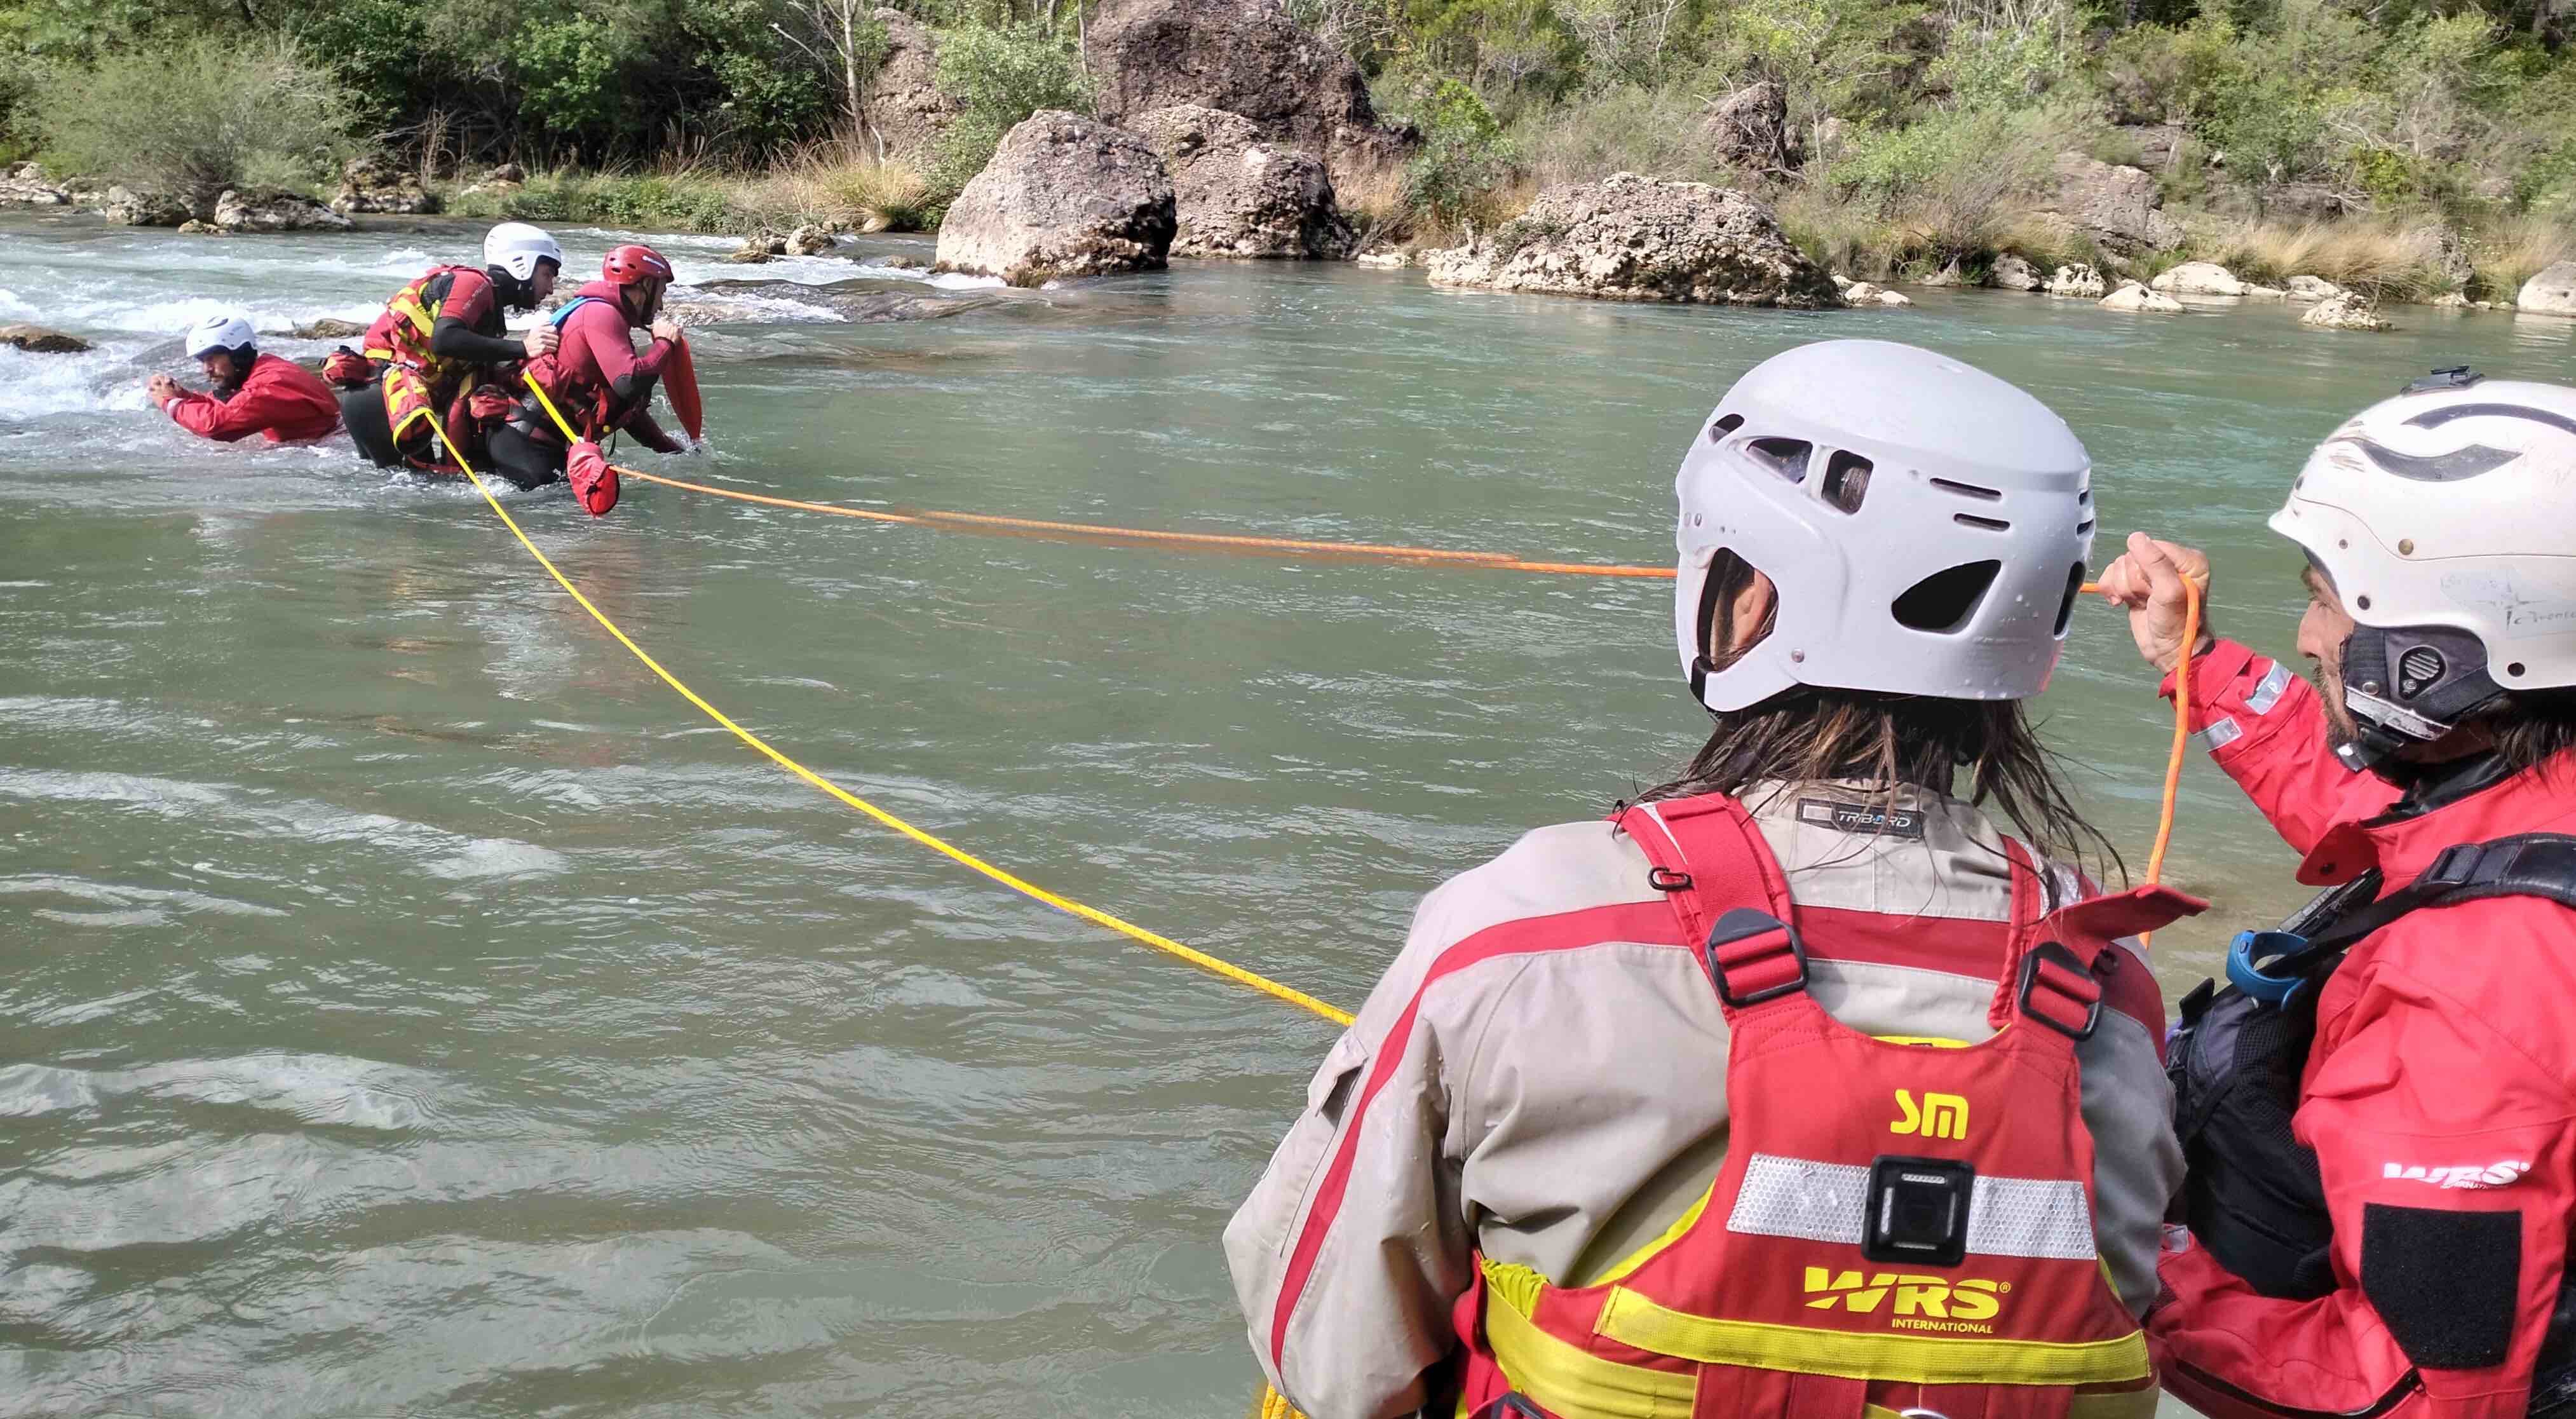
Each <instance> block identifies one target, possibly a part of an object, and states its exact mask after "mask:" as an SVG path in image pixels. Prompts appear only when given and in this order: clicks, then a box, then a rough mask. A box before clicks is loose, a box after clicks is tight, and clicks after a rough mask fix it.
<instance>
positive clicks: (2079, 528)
mask: <svg viewBox="0 0 2576 1419" xmlns="http://www.w3.org/2000/svg"><path fill="white" fill-rule="evenodd" d="M2092 530H2093V519H2091V518H2089V517H2088V518H2086V519H2084V520H2083V521H2082V522H2079V523H2077V524H2075V535H2076V536H2078V537H2081V536H2083V535H2084V534H2086V533H2088V532H2091V531H2092Z"/></svg>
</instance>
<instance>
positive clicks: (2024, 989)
mask: <svg viewBox="0 0 2576 1419" xmlns="http://www.w3.org/2000/svg"><path fill="white" fill-rule="evenodd" d="M2050 966H2055V967H2057V969H2056V970H2054V971H2052V970H2049V969H2048V967H2050ZM2067 976H2072V977H2073V978H2074V979H2073V980H2068V979H2066V977H2067ZM2077 982H2081V984H2078V983H2077ZM2043 995H2045V996H2046V997H2047V998H2048V999H2049V1000H2050V1001H2051V1002H2052V1003H2057V1002H2063V1003H2066V1004H2071V1005H2073V1006H2075V1008H2076V1011H2077V1018H2076V1019H2074V1020H2069V1019H2067V1018H2066V1017H2065V1016H2063V1015H2056V1014H2051V1013H2049V1011H2047V1010H2043V1009H2041V1008H2039V1000H2040V997H2041V996H2043ZM2016 1003H2017V1004H2019V1005H2020V1007H2021V1013H2023V1014H2024V1015H2027V1016H2029V1017H2030V1018H2032V1019H2034V1020H2037V1021H2038V1022H2039V1023H2041V1024H2043V1025H2046V1026H2047V1027H2048V1028H2050V1029H2052V1030H2055V1031H2056V1032H2057V1033H2059V1034H2061V1035H2064V1036H2065V1037H2067V1038H2068V1039H2070V1040H2089V1039H2091V1038H2093V1031H2094V1029H2095V1027H2097V1026H2099V1025H2100V1024H2101V1023H2102V983H2101V982H2100V981H2097V980H2095V979H2093V973H2092V972H2091V971H2088V970H2086V969H2085V968H2084V959H2083V958H2082V957H2080V956H2078V955H2076V954H2075V953H2074V952H2073V951H2070V950H2068V949H2067V948H2066V945H2065V943H2063V942H2059V941H2043V942H2041V943H2039V944H2038V945H2037V946H2034V947H2032V948H2031V950H2030V954H2029V955H2027V956H2024V957H2022V961H2021V989H2020V990H2019V991H2018V992H2017V993H2016Z"/></svg>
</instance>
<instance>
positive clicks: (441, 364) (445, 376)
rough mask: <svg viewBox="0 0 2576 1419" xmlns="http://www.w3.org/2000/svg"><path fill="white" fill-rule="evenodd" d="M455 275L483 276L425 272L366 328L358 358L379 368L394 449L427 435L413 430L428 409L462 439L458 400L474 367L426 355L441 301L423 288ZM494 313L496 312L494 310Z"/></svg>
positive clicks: (450, 269)
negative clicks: (382, 374) (381, 372)
mask: <svg viewBox="0 0 2576 1419" xmlns="http://www.w3.org/2000/svg"><path fill="white" fill-rule="evenodd" d="M459 274H465V275H471V276H474V277H477V278H481V277H482V275H483V273H482V272H481V271H480V270H478V269H476V268H475V267H471V266H434V267H431V268H430V269H429V270H428V271H426V272H424V273H423V274H422V275H421V277H420V279H418V280H416V281H413V282H412V283H411V284H410V285H407V286H405V287H403V288H402V289H401V290H399V291H396V292H394V295H393V299H391V300H389V301H387V302H385V311H384V314H382V315H379V316H377V317H376V320H375V323H374V324H373V325H370V326H368V327H367V336H366V344H365V346H364V349H363V353H364V354H365V355H366V357H367V358H368V359H370V360H374V361H377V362H378V363H380V364H382V365H383V366H384V380H383V385H384V400H385V422H386V424H387V425H388V426H389V427H390V428H391V429H392V430H393V437H394V445H395V446H396V447H397V448H404V447H407V446H418V445H419V444H420V442H421V440H422V439H423V438H424V437H425V436H426V433H427V431H426V430H425V429H423V428H420V427H417V426H418V425H420V424H421V423H422V421H423V420H424V419H426V418H427V416H428V413H429V411H431V410H433V409H434V410H437V411H438V413H439V416H440V420H441V421H442V422H444V423H445V424H447V426H448V427H449V430H450V432H451V433H453V434H455V435H456V436H457V437H459V438H465V437H468V435H467V433H466V431H465V428H464V427H463V426H464V424H465V423H467V422H468V419H467V417H466V416H465V408H464V400H465V395H466V394H467V392H468V381H469V379H470V377H471V376H472V374H473V373H474V371H475V370H476V369H477V368H479V367H478V366H477V365H475V364H474V363H473V362H472V361H469V360H457V359H447V358H443V357H441V356H438V355H433V354H431V353H430V350H429V337H430V333H431V331H432V330H434V329H435V328H436V327H437V325H438V316H439V311H440V308H441V307H442V306H443V305H444V304H445V302H446V291H445V290H444V288H442V290H441V292H440V294H439V295H438V296H436V297H432V296H431V295H430V292H429V287H430V286H431V285H432V284H433V283H435V282H437V281H438V280H439V278H441V277H453V276H456V275H459ZM449 284H450V285H453V284H454V283H453V282H452V281H451V282H450V283H449ZM494 309H495V310H496V311H497V310H498V306H497V305H496V306H495V307H494ZM494 323H495V324H496V326H497V322H494ZM481 333H483V334H487V335H497V334H499V333H500V331H499V330H498V329H497V328H496V329H493V330H488V331H484V332H481ZM412 461H413V462H415V463H418V464H420V465H421V466H423V467H432V468H443V469H453V468H454V466H455V465H454V463H453V461H452V459H451V458H438V459H434V460H423V459H419V458H414V459H413V460H412Z"/></svg>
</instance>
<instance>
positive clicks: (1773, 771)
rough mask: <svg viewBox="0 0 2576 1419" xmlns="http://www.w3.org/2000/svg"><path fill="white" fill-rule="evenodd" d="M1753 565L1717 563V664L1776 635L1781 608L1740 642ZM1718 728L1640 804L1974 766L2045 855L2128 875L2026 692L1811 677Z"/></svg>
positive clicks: (1950, 777) (1982, 790) (1937, 782)
mask: <svg viewBox="0 0 2576 1419" xmlns="http://www.w3.org/2000/svg"><path fill="white" fill-rule="evenodd" d="M1753 577H1754V569H1753V567H1752V565H1751V564H1749V563H1747V562H1746V561H1745V560H1744V559H1743V558H1741V557H1739V556H1737V555H1735V553H1733V552H1731V551H1725V550H1721V551H1719V552H1718V554H1717V558H1716V560H1715V561H1714V562H1713V563H1712V564H1711V565H1710V567H1709V580H1710V582H1711V583H1712V584H1713V586H1714V587H1715V590H1714V591H1713V592H1712V593H1711V594H1710V596H1709V602H1710V603H1711V604H1712V621H1711V625H1710V627H1709V629H1708V631H1707V633H1706V639H1707V641H1708V643H1709V644H1710V645H1712V646H1719V647H1727V649H1725V650H1724V651H1722V652H1721V653H1720V658H1719V660H1718V668H1720V669H1723V668H1725V666H1727V665H1729V664H1732V663H1734V661H1735V660H1736V659H1738V658H1740V657H1741V656H1742V655H1743V654H1744V652H1745V651H1747V650H1750V649H1751V648H1752V647H1753V646H1754V645H1756V644H1758V643H1760V641H1761V640H1762V639H1763V638H1764V637H1765V636H1768V635H1769V634H1770V633H1771V630H1772V627H1773V624H1774V623H1775V622H1776V620H1777V619H1778V610H1779V608H1778V603H1777V602H1776V601H1775V602H1774V603H1773V606H1772V612H1771V615H1770V616H1769V617H1768V618H1766V619H1765V620H1764V621H1763V623H1762V624H1761V625H1760V626H1759V627H1757V628H1755V630H1754V632H1753V634H1751V635H1749V636H1746V637H1745V638H1744V640H1743V642H1742V643H1741V644H1737V643H1736V639H1735V599H1736V597H1737V595H1738V594H1739V593H1741V592H1742V591H1743V590H1744V589H1745V588H1746V587H1748V586H1751V585H1752V584H1753ZM1711 718H1713V719H1714V720H1715V721H1716V729H1715V732H1713V733H1712V734H1710V735H1709V739H1708V743H1707V744H1705V745H1703V746H1701V748H1700V751H1699V752H1698V753H1697V754H1695V755H1693V756H1692V758H1691V761H1690V764H1689V765H1688V767H1686V768H1684V769H1683V770H1682V772H1681V774H1680V775H1679V776H1678V777H1676V778H1674V779H1672V780H1670V781H1668V782H1665V783H1661V784H1658V785H1656V786H1655V787H1653V788H1650V789H1648V790H1646V791H1645V792H1643V793H1641V794H1638V795H1637V796H1636V799H1635V801H1637V802H1640V803H1652V802H1656V801H1659V800H1663V799H1671V798H1689V797H1694V796H1697V795H1699V794H1704V793H1725V794H1741V793H1742V792H1743V791H1744V790H1745V789H1746V788H1748V787H1751V786H1752V785H1754V784H1758V783H1765V782H1791V783H1798V782H1814V781H1820V780H1827V779H1844V780H1857V781H1860V782H1862V783H1867V784H1871V785H1874V786H1875V787H1877V788H1878V789H1879V790H1880V791H1882V792H1884V793H1887V794H1890V795H1893V794H1894V793H1895V791H1896V790H1897V789H1898V788H1900V787H1902V786H1908V785H1910V786H1913V787H1916V788H1925V789H1930V790H1932V791H1933V792H1935V793H1940V794H1945V795H1948V794H1955V793H1956V792H1957V784H1958V778H1959V774H1960V772H1961V771H1962V770H1965V771H1966V773H1967V775H1968V791H1967V793H1966V795H1965V796H1966V798H1967V800H1968V801H1969V802H1970V803H1973V804H1976V805H1977V806H1979V807H1985V806H1987V805H1989V804H1991V805H1992V806H1993V807H1994V808H1996V809H1998V810H2000V811H2001V812H2002V813H2003V815H2004V816H2005V817H2007V818H2009V819H2011V820H2012V823H2013V825H2014V827H2016V828H2017V829H2019V830H2020V836H2021V838H2022V839H2023V840H2024V841H2025V842H2027V843H2029V844H2030V845H2031V846H2032V847H2033V848H2035V849H2037V850H2038V851H2039V853H2040V854H2041V855H2042V856H2045V857H2048V858H2051V859H2054V860H2058V861H2065V862H2079V863H2080V862H2085V861H2087V860H2088V859H2089V860H2091V861H2092V862H2094V863H2095V864H2096V865H2097V866H2099V865H2103V864H2107V865H2108V866H2110V867H2111V868H2113V869H2116V870H2118V871H2119V872H2120V873H2121V875H2122V877H2123V878H2125V877H2126V875H2127V869H2126V867H2125V865H2124V864H2122V863H2121V861H2120V854H2119V851H2118V849H2116V848H2114V847H2112V846H2111V841H2110V839H2109V838H2106V837H2104V836H2103V835H2102V832H2101V830H2099V829H2097V828H2095V827H2094V826H2093V825H2092V824H2091V823H2090V822H2088V821H2086V819H2085V817H2084V815H2083V814H2082V813H2080V812H2078V811H2077V810H2076V807H2075V801H2074V797H2073V795H2072V794H2070V793H2068V792H2067V789H2066V785H2065V782H2064V781H2063V779H2062V778H2061V777H2060V775H2059V772H2058V759H2057V755H2056V754H2055V753H2053V752H2052V751H2050V750H2049V749H2048V748H2047V747H2046V746H2045V745H2042V744H2041V743H2040V742H2039V735H2038V733H2037V731H2035V730H2034V729H2033V728H2032V726H2031V723H2030V718H2029V716H2028V715H2027V714H2026V713H2025V712H2024V711H2023V708H2022V704H2021V702H2020V701H2018V700H1950V699H1939V698H1935V697H1932V696H1927V695H1892V694H1880V693H1875V692H1871V691H1864V690H1828V689H1819V688H1816V687H1814V686H1800V687H1798V688H1795V689H1791V690H1786V691H1783V692H1781V693H1780V694H1777V695H1774V696H1772V697H1771V698H1769V699H1767V700H1764V701H1763V702H1762V703H1760V704H1758V705H1754V706H1752V707H1750V708H1747V709H1740V710H1720V711H1713V712H1712V713H1711Z"/></svg>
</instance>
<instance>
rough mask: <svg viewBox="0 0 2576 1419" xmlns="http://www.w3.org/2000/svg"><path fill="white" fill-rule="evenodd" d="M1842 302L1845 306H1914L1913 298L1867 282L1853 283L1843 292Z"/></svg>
mask: <svg viewBox="0 0 2576 1419" xmlns="http://www.w3.org/2000/svg"><path fill="white" fill-rule="evenodd" d="M1843 301H1844V303H1845V304H1847V305H1912V304H1914V301H1913V298H1912V297H1910V296H1907V295H1905V294H1903V293H1902V292H1898V291H1891V290H1888V289H1886V288H1885V287H1882V286H1873V285H1871V284H1870V283H1869V282H1867V281H1858V282H1854V283H1853V284H1852V285H1851V286H1849V287H1847V288H1845V290H1844V291H1843Z"/></svg>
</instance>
